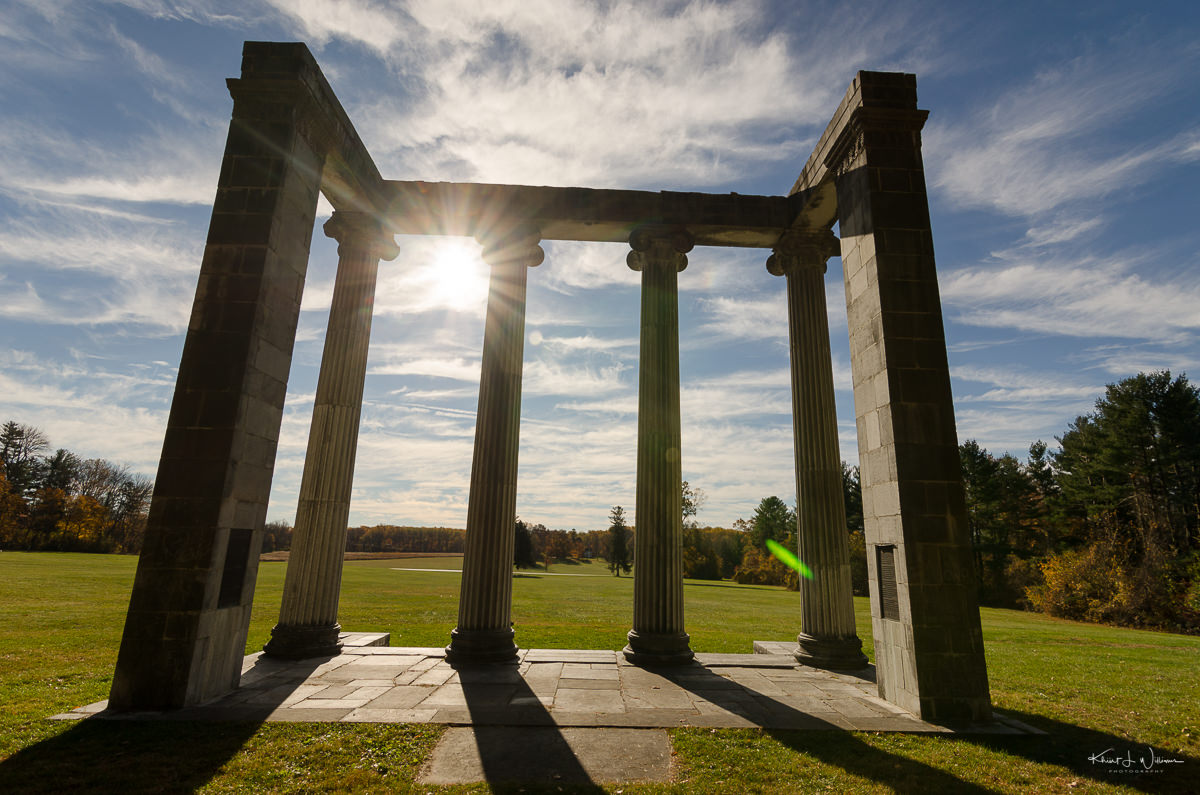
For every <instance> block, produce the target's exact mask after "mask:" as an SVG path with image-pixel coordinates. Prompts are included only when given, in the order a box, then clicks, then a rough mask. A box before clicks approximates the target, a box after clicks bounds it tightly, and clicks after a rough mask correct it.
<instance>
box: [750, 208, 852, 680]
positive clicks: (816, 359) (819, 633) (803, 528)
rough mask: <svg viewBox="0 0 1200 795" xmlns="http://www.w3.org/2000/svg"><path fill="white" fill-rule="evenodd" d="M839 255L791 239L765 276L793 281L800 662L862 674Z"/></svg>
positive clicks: (832, 241) (824, 236)
mask: <svg viewBox="0 0 1200 795" xmlns="http://www.w3.org/2000/svg"><path fill="white" fill-rule="evenodd" d="M837 253H838V241H837V238H836V237H834V236H833V233H832V232H829V231H819V232H816V231H807V232H800V231H793V232H787V233H785V234H784V235H783V236H782V237H781V238H780V240H779V243H778V244H777V245H776V246H775V253H774V254H773V255H772V256H771V257H770V258H769V259H768V260H767V270H768V271H770V272H771V273H772V274H774V275H775V276H784V277H786V279H787V303H788V347H789V348H790V350H791V364H792V433H793V436H794V440H795V456H796V520H797V521H796V525H797V539H798V543H797V547H798V549H797V554H798V556H799V558H800V560H801V561H803V563H804V564H805V565H806V566H807V567H808V569H809V571H811V573H812V577H811V578H808V577H801V578H800V615H801V627H802V630H803V631H802V632H801V633H800V635H799V637H797V638H796V642H797V649H796V660H797V661H798V662H801V663H803V664H805V665H811V666H814V667H816V668H831V669H835V670H836V669H843V670H844V669H855V668H862V667H864V666H865V665H866V664H867V658H866V656H865V655H864V654H863V653H862V641H861V640H859V638H858V634H857V631H856V630H855V627H854V592H853V588H852V586H851V582H850V545H849V539H848V538H847V531H846V506H845V502H844V500H843V495H842V459H841V452H840V449H839V446H838V433H837V410H836V405H835V402H834V392H833V359H832V356H831V354H830V350H829V319H828V317H827V315H826V308H825V262H826V260H827V259H829V257H831V256H834V255H835V254H837Z"/></svg>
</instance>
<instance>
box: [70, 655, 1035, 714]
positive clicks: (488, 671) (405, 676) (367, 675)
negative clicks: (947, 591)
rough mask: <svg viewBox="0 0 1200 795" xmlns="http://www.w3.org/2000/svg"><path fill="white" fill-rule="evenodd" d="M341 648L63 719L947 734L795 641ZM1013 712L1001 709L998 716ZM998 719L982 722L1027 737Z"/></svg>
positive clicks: (255, 665) (258, 658)
mask: <svg viewBox="0 0 1200 795" xmlns="http://www.w3.org/2000/svg"><path fill="white" fill-rule="evenodd" d="M344 642H345V644H346V645H345V646H344V648H343V650H342V652H341V653H340V654H338V655H337V656H334V657H331V658H324V659H317V660H306V661H294V662H289V661H284V660H279V659H276V658H272V657H268V656H264V655H262V654H261V653H258V654H252V655H249V656H248V657H246V658H245V663H244V665H243V673H242V679H241V686H240V688H239V689H238V690H237V691H235V692H234V693H232V694H230V695H228V696H225V697H223V698H220V699H218V700H215V701H212V702H209V703H207V704H203V705H200V706H195V707H187V708H183V709H179V710H173V711H169V712H157V713H149V712H124V713H119V714H113V713H109V712H106V711H105V707H106V705H107V702H104V701H101V702H98V703H96V704H92V705H89V706H86V707H81V708H80V709H77V710H74V711H72V712H70V713H66V714H63V715H58V716H55V717H56V718H58V719H78V718H84V717H89V716H97V717H106V718H107V717H113V718H120V719H138V718H141V719H147V718H166V719H173V720H263V721H319V722H336V721H351V722H370V723H443V724H451V725H463V726H558V727H639V728H652V727H653V728H664V727H674V726H704V727H721V728H738V727H762V728H766V729H850V730H858V731H903V732H948V731H950V729H947V728H945V727H942V726H935V725H933V724H930V723H926V722H924V721H921V720H918V719H917V718H915V717H913V716H912V715H910V714H909V713H907V712H904V711H903V710H901V709H899V708H898V707H895V706H893V705H891V704H889V703H888V702H886V701H884V700H883V699H881V698H879V697H878V695H876V686H875V682H874V668H873V667H868V668H865V669H863V670H861V671H857V672H851V673H834V672H831V671H823V670H819V669H816V668H808V667H803V666H798V665H797V664H796V661H795V659H794V658H793V657H792V656H791V654H790V653H786V652H787V650H788V648H789V646H791V647H792V648H794V644H786V643H763V642H759V643H756V644H755V645H756V648H757V649H758V653H755V654H697V655H696V663H695V664H693V665H688V666H675V667H671V668H659V669H647V668H640V667H637V666H634V665H630V664H629V663H627V662H626V661H625V659H624V657H623V656H622V655H621V654H620V653H619V652H615V651H586V650H570V649H528V650H522V652H521V654H520V662H519V663H518V664H516V665H491V666H468V667H458V668H454V667H451V666H450V664H449V663H447V662H446V660H445V650H444V649H440V648H403V647H397V648H392V647H388V646H384V645H368V644H375V643H386V642H387V635H385V634H367V633H358V634H353V635H347V636H345V638H344ZM1001 720H1003V719H1001ZM1027 730H1028V727H1023V726H1020V725H1017V724H1015V723H1010V722H999V723H994V724H991V725H990V726H988V727H987V728H986V729H985V731H988V732H1001V733H1009V732H1011V733H1023V732H1024V731H1027Z"/></svg>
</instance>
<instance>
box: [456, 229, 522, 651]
mask: <svg viewBox="0 0 1200 795" xmlns="http://www.w3.org/2000/svg"><path fill="white" fill-rule="evenodd" d="M538 240H539V236H538V233H537V231H536V230H534V229H531V228H521V229H517V230H516V231H513V232H510V233H508V234H506V235H504V237H503V239H500V240H496V239H487V238H484V239H482V240H481V241H480V242H482V243H483V245H484V248H483V259H484V261H485V262H486V263H487V264H488V265H490V266H491V268H492V277H491V286H490V290H489V292H488V305H487V320H486V326H485V328H484V332H483V366H482V369H481V372H480V376H479V410H478V412H477V414H476V419H475V450H474V456H473V459H472V462H471V493H470V497H469V503H468V506H467V537H466V545H465V549H464V551H463V573H462V585H461V590H460V593H459V601H458V626H457V627H456V628H455V629H454V630H453V631H452V632H451V633H450V645H449V646H447V647H446V659H447V660H449V661H450V662H452V663H499V662H511V661H515V660H516V659H517V646H516V644H515V643H514V642H513V630H512V568H513V544H514V541H515V536H514V532H515V522H516V511H517V452H518V445H519V436H520V429H521V365H522V357H523V353H524V347H525V284H526V276H527V269H528V268H531V267H535V266H537V265H539V264H541V262H542V258H543V256H544V254H543V252H542V249H541V247H540V246H539V245H538Z"/></svg>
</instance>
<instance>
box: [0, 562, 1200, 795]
mask: <svg viewBox="0 0 1200 795" xmlns="http://www.w3.org/2000/svg"><path fill="white" fill-rule="evenodd" d="M135 565H136V560H135V559H133V558H128V557H117V556H106V555H82V554H54V553H37V554H34V553H16V552H0V605H2V606H3V617H4V621H3V623H2V624H0V704H2V705H3V707H4V708H3V709H2V710H0V760H2V761H0V792H37V791H45V792H64V791H89V790H90V791H120V792H177V791H191V790H201V791H204V792H261V791H277V792H312V791H372V792H378V791H395V792H407V791H420V792H427V791H434V790H437V788H429V787H420V788H417V787H416V785H415V784H414V783H413V779H414V776H415V774H416V770H417V769H418V768H419V767H420V764H421V762H422V760H423V759H424V758H425V756H426V755H427V754H428V752H429V751H430V750H431V749H432V747H433V746H434V744H436V742H437V738H438V736H439V735H440V733H441V728H440V727H438V726H426V725H398V726H386V725H379V724H336V725H330V724H282V723H273V724H261V725H260V724H196V723H184V722H179V723H136V722H128V723H124V722H100V721H85V722H83V723H60V722H51V721H47V720H45V718H46V717H47V716H49V715H53V714H55V713H59V712H64V711H66V710H69V709H71V708H73V707H77V706H81V705H83V704H88V703H91V702H94V701H98V700H100V699H103V698H105V697H107V694H108V687H109V683H110V681H111V675H112V667H113V664H114V662H115V660H116V652H117V646H118V644H119V641H120V633H121V627H122V623H123V620H124V611H125V608H126V606H127V603H128V599H129V589H130V586H131V585H132V582H133V572H134V567H135ZM397 568H404V569H408V571H395V569H397ZM459 568H461V558H458V557H455V558H410V559H390V560H369V561H351V562H348V563H347V564H346V567H345V573H344V576H343V584H342V601H341V621H342V624H343V626H344V627H345V628H346V629H348V630H384V631H389V632H391V633H392V645H394V646H432V645H444V644H445V643H446V642H447V641H448V639H449V632H450V629H451V628H452V627H453V626H454V624H455V621H456V616H457V598H458V585H459V575H458V574H456V573H454V572H442V571H436V569H459ZM284 570H285V564H283V563H264V564H262V565H261V566H260V569H259V580H258V593H257V596H256V600H255V604H256V609H255V613H254V617H253V619H252V622H251V628H250V637H249V642H248V643H247V650H248V651H253V650H255V649H257V648H261V646H262V644H263V643H264V642H265V641H266V639H267V638H268V636H269V634H270V629H271V627H272V626H273V625H274V623H275V620H276V618H277V611H278V605H279V601H280V594H281V591H282V586H283V573H284ZM550 574H552V575H557V574H582V575H597V576H574V577H566V576H544V573H543V572H541V571H534V572H526V573H523V574H522V576H518V577H517V578H516V579H515V581H514V584H513V618H514V621H515V625H516V627H515V628H516V631H517V642H518V643H519V644H520V645H521V646H523V647H561V648H568V647H569V648H607V649H617V648H620V647H621V646H623V645H624V642H625V637H624V636H625V632H626V631H627V630H628V628H629V625H630V621H631V616H632V594H633V580H632V579H631V578H628V577H621V578H615V577H611V576H609V575H608V573H607V571H606V569H605V568H604V564H603V563H602V562H599V563H584V564H574V565H568V564H555V565H554V566H552V567H551V569H550ZM685 593H686V597H687V621H688V624H687V628H688V631H689V632H690V633H691V636H692V647H693V648H694V649H695V650H697V651H716V652H724V651H729V652H746V651H749V650H750V644H751V642H752V641H754V640H787V639H790V638H792V637H794V636H795V634H796V632H797V631H798V629H799V627H798V626H797V623H798V615H799V603H798V596H797V595H796V594H794V593H787V592H784V591H781V590H779V589H776V588H767V587H756V586H738V585H733V584H729V583H723V584H717V583H701V582H691V581H689V582H688V583H687V584H686V585H685ZM856 607H857V609H858V628H859V634H860V636H861V637H862V638H863V641H864V646H865V647H866V649H867V653H868V655H869V656H870V655H871V640H870V621H869V618H868V605H867V603H866V600H864V599H860V600H857V604H856ZM983 629H984V639H985V642H986V644H987V659H988V671H989V675H990V679H991V687H992V700H993V703H994V704H995V705H996V707H997V708H998V709H1001V710H1003V711H1004V712H1006V713H1007V714H1009V715H1012V716H1014V717H1017V718H1019V719H1021V720H1023V721H1025V722H1027V723H1029V724H1032V725H1034V726H1037V727H1039V728H1041V729H1043V730H1045V731H1047V732H1049V734H1048V735H1047V736H1041V737H996V736H986V735H978V736H958V737H954V738H946V737H937V736H920V735H897V734H873V733H846V732H775V731H773V732H764V731H754V730H707V729H705V730H697V729H681V730H674V731H673V732H672V740H673V743H674V747H675V751H676V756H675V764H676V771H677V772H676V783H675V784H674V785H672V786H669V787H662V786H635V785H624V786H621V787H619V789H621V790H623V791H624V792H625V793H634V792H662V791H669V792H687V793H692V792H738V793H740V792H806V791H827V790H828V791H834V792H847V791H854V792H858V791H864V792H892V791H898V792H977V793H982V792H1065V791H1071V792H1138V791H1151V792H1160V791H1161V792H1200V676H1198V675H1197V674H1198V673H1200V638H1193V637H1184V636H1180V635H1169V634H1164V633H1154V632H1142V631H1136V630H1124V629H1113V628H1109V627H1097V626H1092V625H1087V624H1078V623H1073V622H1066V621H1059V620H1055V619H1050V618H1046V617H1044V616H1039V615H1034V614H1028V613H1019V612H1013V611H1005V610H988V609H985V610H984V611H983ZM1149 746H1153V747H1154V749H1156V751H1157V754H1158V756H1160V757H1165V758H1169V759H1179V760H1182V763H1181V764H1170V765H1167V764H1159V765H1157V766H1155V767H1154V768H1153V769H1152V770H1151V771H1149V772H1141V773H1134V772H1124V773H1117V772H1114V771H1113V768H1112V766H1109V765H1102V764H1093V763H1091V762H1089V757H1091V756H1093V755H1095V754H1099V753H1101V752H1105V751H1109V749H1111V751H1110V752H1109V755H1110V757H1111V756H1117V755H1121V756H1124V755H1126V754H1129V753H1132V755H1133V760H1134V761H1133V768H1131V770H1136V769H1137V768H1139V767H1140V764H1139V763H1138V758H1139V757H1143V756H1147V755H1148V754H1149V753H1150V752H1149V750H1148V747H1149ZM486 789H487V788H486V787H484V786H480V787H476V788H474V789H472V788H466V789H463V788H459V789H458V790H452V791H486ZM613 789H614V788H612V787H609V790H610V791H611V790H613ZM437 791H441V790H437ZM548 791H556V790H555V788H554V787H550V788H549V790H548Z"/></svg>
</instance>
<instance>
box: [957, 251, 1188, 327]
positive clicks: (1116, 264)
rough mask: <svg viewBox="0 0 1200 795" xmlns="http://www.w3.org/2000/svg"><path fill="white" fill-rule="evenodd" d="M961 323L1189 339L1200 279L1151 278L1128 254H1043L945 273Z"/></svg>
mask: <svg viewBox="0 0 1200 795" xmlns="http://www.w3.org/2000/svg"><path fill="white" fill-rule="evenodd" d="M941 283H942V284H941V293H942V299H943V301H945V303H946V305H947V307H948V308H949V310H950V312H951V314H952V316H953V317H954V319H955V321H956V322H959V323H963V324H966V325H972V326H985V327H991V328H1018V329H1022V330H1023V331H1024V332H1042V333H1050V334H1059V335H1066V336H1071V337H1119V338H1126V339H1153V340H1159V341H1164V340H1175V341H1185V340H1189V339H1193V338H1194V335H1195V333H1196V332H1197V331H1198V330H1200V309H1198V308H1197V307H1200V277H1197V276H1195V275H1194V274H1190V273H1189V274H1181V275H1179V276H1176V277H1174V278H1170V279H1160V280H1152V279H1148V278H1146V277H1145V276H1143V275H1142V274H1141V273H1139V272H1138V271H1136V270H1134V269H1133V268H1131V267H1130V264H1129V261H1128V260H1114V259H1098V258H1092V257H1087V256H1084V257H1081V258H1078V259H1068V260H1066V261H1062V260H1057V259H1052V258H1049V257H1047V258H1044V259H1040V260H1037V261H1031V260H1030V259H1028V258H1022V259H1021V260H1019V261H1014V262H1011V263H1005V264H1003V265H999V266H994V267H978V268H968V269H963V270H958V271H952V272H951V273H949V274H947V275H945V276H943V277H942V280H941Z"/></svg>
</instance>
